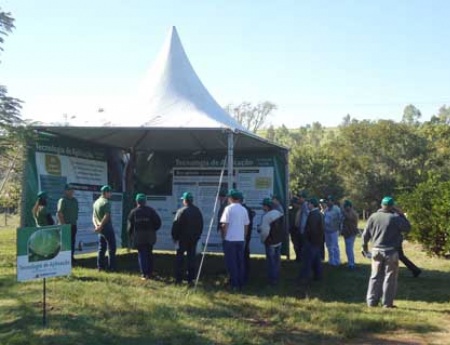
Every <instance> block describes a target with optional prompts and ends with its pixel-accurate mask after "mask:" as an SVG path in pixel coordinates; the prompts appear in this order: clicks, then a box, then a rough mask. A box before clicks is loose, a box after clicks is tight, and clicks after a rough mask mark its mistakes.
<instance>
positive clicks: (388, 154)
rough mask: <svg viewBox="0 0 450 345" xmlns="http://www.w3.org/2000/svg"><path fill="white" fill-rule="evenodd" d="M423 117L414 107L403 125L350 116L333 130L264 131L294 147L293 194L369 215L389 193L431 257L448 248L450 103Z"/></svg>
mask: <svg viewBox="0 0 450 345" xmlns="http://www.w3.org/2000/svg"><path fill="white" fill-rule="evenodd" d="M265 103H267V104H272V103H270V102H265ZM246 104H248V103H246ZM262 104H264V103H262ZM247 107H248V105H247ZM259 107H261V104H260V105H259ZM256 108H257V107H256ZM234 109H239V107H236V106H235V107H234ZM272 109H276V107H275V106H273V107H272ZM253 113H254V112H251V111H250V112H247V113H246V114H248V116H252V114H253ZM232 114H233V113H232ZM269 114H270V112H269ZM235 118H236V119H237V120H238V121H240V122H241V123H242V124H244V125H245V124H246V123H252V121H249V120H248V119H245V120H244V121H241V119H240V118H239V117H236V116H235ZM420 118H421V112H420V110H419V109H418V108H416V107H415V106H414V105H411V104H410V105H408V106H406V107H405V109H404V111H403V117H402V120H401V121H399V122H396V121H392V120H377V121H371V120H357V119H354V118H351V116H350V115H347V116H345V117H344V118H343V120H342V122H341V124H340V125H339V126H337V127H335V128H326V127H324V126H322V125H321V124H320V123H319V122H313V123H312V124H309V125H306V126H302V127H300V128H296V129H289V128H287V127H286V126H284V125H283V126H281V127H278V128H274V127H273V126H269V127H268V128H266V129H264V130H261V129H259V130H258V133H259V134H260V135H262V136H264V137H265V138H267V139H269V140H271V141H273V142H275V143H278V144H281V145H283V146H285V147H288V148H289V149H290V153H289V174H290V190H291V191H293V192H296V191H300V190H307V191H308V193H309V195H313V196H317V197H326V196H328V195H333V196H334V197H335V198H337V199H344V198H345V199H350V200H352V201H353V203H354V205H355V206H356V207H357V208H358V209H359V211H360V213H361V212H362V211H365V212H367V214H369V213H371V212H374V211H376V210H377V209H378V207H379V203H380V200H381V199H382V197H383V196H385V195H391V196H393V197H394V198H395V199H397V200H398V201H399V202H400V203H401V205H402V206H403V207H404V208H405V210H406V211H407V214H408V215H409V218H410V220H411V223H412V225H413V231H412V234H411V237H412V238H413V239H415V240H418V241H419V242H421V243H422V244H423V245H424V247H425V249H426V250H427V251H428V252H429V253H430V254H436V255H440V256H443V255H448V254H449V253H450V182H448V181H449V180H450V107H447V106H445V105H444V106H442V107H441V108H440V109H439V110H438V112H437V114H436V115H434V116H432V118H431V119H430V120H429V121H422V122H421V121H420ZM267 119H268V118H267V117H266V118H265V119H264V121H267ZM264 121H263V123H264ZM259 123H260V124H261V121H259ZM260 128H261V126H260Z"/></svg>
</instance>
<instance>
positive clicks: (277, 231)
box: [264, 212, 285, 246]
mask: <svg viewBox="0 0 450 345" xmlns="http://www.w3.org/2000/svg"><path fill="white" fill-rule="evenodd" d="M280 213H281V212H280ZM283 223H284V217H283V216H281V217H280V218H278V219H275V220H274V221H273V222H272V223H270V232H269V236H267V238H266V241H265V242H264V243H265V244H266V245H268V246H271V245H274V244H278V243H282V242H283V241H284V239H285V236H284V227H283Z"/></svg>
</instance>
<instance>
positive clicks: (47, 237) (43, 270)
mask: <svg viewBox="0 0 450 345" xmlns="http://www.w3.org/2000/svg"><path fill="white" fill-rule="evenodd" d="M70 231H71V230H70V225H51V226H44V227H39V228H32V227H29V228H19V229H17V280H18V281H21V282H22V281H28V280H35V279H40V278H42V279H43V286H42V288H43V303H42V324H43V326H44V327H46V325H47V310H46V309H47V287H46V278H49V277H58V276H65V275H69V274H70V273H71V271H72V260H71V257H72V252H71V237H70Z"/></svg>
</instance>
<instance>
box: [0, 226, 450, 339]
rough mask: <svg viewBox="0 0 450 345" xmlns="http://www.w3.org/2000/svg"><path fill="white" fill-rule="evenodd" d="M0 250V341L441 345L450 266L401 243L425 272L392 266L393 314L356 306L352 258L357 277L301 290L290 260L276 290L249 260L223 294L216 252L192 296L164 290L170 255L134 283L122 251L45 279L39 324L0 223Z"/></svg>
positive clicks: (133, 267) (448, 322)
mask: <svg viewBox="0 0 450 345" xmlns="http://www.w3.org/2000/svg"><path fill="white" fill-rule="evenodd" d="M0 245H1V247H0V344H20V345H23V344H55V345H56V344H58V345H59V344H92V345H95V344H347V343H352V344H360V343H370V344H371V343H373V344H383V343H386V344H409V342H405V341H403V339H404V338H405V336H406V339H415V340H417V342H415V343H418V344H420V343H424V344H433V343H434V344H446V342H445V341H447V340H446V339H447V338H446V337H447V336H448V333H446V331H447V330H448V329H449V328H450V300H449V299H450V280H449V278H450V262H449V261H448V260H447V261H446V260H441V259H436V258H429V257H427V256H426V255H425V254H423V253H422V252H420V251H419V250H418V247H417V246H415V245H412V244H408V243H406V245H405V251H406V253H407V255H409V256H410V257H411V258H412V259H413V261H415V262H416V263H417V264H419V265H420V266H421V267H423V268H424V273H423V275H422V276H420V278H417V279H414V278H412V277H411V274H410V272H408V271H407V270H406V269H405V268H404V267H403V266H402V267H401V271H400V279H399V292H398V297H397V300H396V304H397V305H398V307H399V308H398V309H396V310H383V309H381V308H380V309H378V308H375V309H368V308H367V307H366V306H365V303H364V299H365V293H366V286H367V280H368V274H369V261H366V260H365V259H363V258H360V257H359V255H357V258H358V261H359V263H358V269H357V270H356V271H354V272H350V271H348V270H347V269H346V268H345V266H342V267H339V268H337V269H332V268H330V267H328V266H327V265H325V277H324V280H323V281H322V282H314V283H313V284H312V285H311V286H309V287H308V288H305V287H302V288H299V287H298V286H297V284H296V276H297V274H298V270H299V268H298V265H297V264H296V263H294V262H289V261H283V266H282V275H283V281H282V283H281V284H280V286H279V287H277V288H270V287H268V286H267V285H266V281H265V265H264V264H265V262H264V260H263V259H262V258H254V260H253V262H252V275H251V284H250V285H249V286H248V287H247V288H246V289H245V291H243V292H242V293H231V292H229V291H228V290H227V289H226V287H225V286H224V284H225V282H226V276H225V274H224V269H223V267H224V265H223V257H222V256H220V255H211V256H208V257H207V258H206V261H205V269H204V275H203V277H202V280H201V283H200V286H199V288H198V289H197V291H195V292H194V291H192V290H189V289H187V288H186V287H185V286H175V285H174V284H173V278H172V268H173V264H174V256H173V255H172V254H169V253H160V254H158V255H157V256H156V262H155V270H156V271H157V273H158V277H159V280H158V281H149V282H142V281H141V280H140V279H139V275H138V271H137V260H136V254H135V253H134V252H131V253H128V252H127V251H126V250H121V251H120V253H119V258H118V260H119V263H120V272H118V273H98V272H97V271H96V269H95V255H86V256H83V257H82V258H81V259H80V266H78V267H76V268H74V270H73V273H72V275H71V276H69V277H59V278H52V279H48V280H47V290H48V291H47V293H48V296H47V297H48V327H47V328H43V327H42V281H41V280H38V281H33V282H25V283H18V282H16V277H15V231H14V230H12V229H10V228H5V227H0ZM359 246H360V242H358V243H357V245H356V248H359ZM341 248H342V249H343V246H341ZM343 258H344V255H343ZM344 261H345V259H344ZM386 339H387V340H386ZM383 341H386V342H383ZM388 341H389V342H388ZM447 343H448V342H447Z"/></svg>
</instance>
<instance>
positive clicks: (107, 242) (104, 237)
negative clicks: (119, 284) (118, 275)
mask: <svg viewBox="0 0 450 345" xmlns="http://www.w3.org/2000/svg"><path fill="white" fill-rule="evenodd" d="M106 249H108V263H107V262H106V258H105V253H106ZM97 268H98V269H105V268H108V269H110V270H115V269H116V236H115V234H114V229H113V227H112V224H111V223H109V224H106V225H105V226H104V228H103V230H102V233H101V234H99V235H98V255H97Z"/></svg>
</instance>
